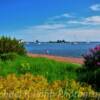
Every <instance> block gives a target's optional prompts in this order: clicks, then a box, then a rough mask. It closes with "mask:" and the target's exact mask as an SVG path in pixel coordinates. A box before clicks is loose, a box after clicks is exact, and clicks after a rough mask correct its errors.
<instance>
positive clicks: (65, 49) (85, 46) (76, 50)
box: [25, 43, 100, 57]
mask: <svg viewBox="0 0 100 100" xmlns="http://www.w3.org/2000/svg"><path fill="white" fill-rule="evenodd" d="M99 44H100V43H79V44H71V43H40V44H37V43H27V44H25V48H26V50H27V52H30V53H34V54H49V55H56V56H63V57H68V56H70V57H81V56H82V54H85V53H87V52H88V50H89V49H90V48H93V47H95V46H96V45H99Z"/></svg>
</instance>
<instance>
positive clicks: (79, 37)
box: [0, 0, 100, 41]
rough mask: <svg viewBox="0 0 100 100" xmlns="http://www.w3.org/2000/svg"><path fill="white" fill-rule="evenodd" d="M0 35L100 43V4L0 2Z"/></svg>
mask: <svg viewBox="0 0 100 100" xmlns="http://www.w3.org/2000/svg"><path fill="white" fill-rule="evenodd" d="M0 35H1V36H2V35H4V36H10V37H16V38H17V39H23V40H24V41H35V40H39V41H56V40H63V39H64V40H66V41H100V0H0Z"/></svg>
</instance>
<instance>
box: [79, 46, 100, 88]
mask: <svg viewBox="0 0 100 100" xmlns="http://www.w3.org/2000/svg"><path fill="white" fill-rule="evenodd" d="M84 59H85V62H84V66H85V70H84V71H85V72H84V73H83V74H82V76H81V78H80V79H81V80H84V81H85V82H87V83H89V84H91V85H92V86H94V87H95V88H97V89H100V45H99V46H96V47H95V48H93V49H90V51H89V53H88V54H87V55H85V56H84Z"/></svg>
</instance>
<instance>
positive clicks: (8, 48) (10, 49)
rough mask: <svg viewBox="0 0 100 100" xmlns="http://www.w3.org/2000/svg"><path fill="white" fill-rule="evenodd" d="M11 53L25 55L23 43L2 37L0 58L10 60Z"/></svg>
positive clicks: (0, 40) (0, 39)
mask: <svg viewBox="0 0 100 100" xmlns="http://www.w3.org/2000/svg"><path fill="white" fill-rule="evenodd" d="M11 53H16V54H19V55H25V53H26V51H25V48H24V43H23V42H21V41H20V40H17V39H15V38H13V39H11V38H9V37H4V36H2V37H1V38H0V58H1V59H6V58H7V59H8V58H12V57H13V56H12V55H13V54H11Z"/></svg>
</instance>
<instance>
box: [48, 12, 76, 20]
mask: <svg viewBox="0 0 100 100" xmlns="http://www.w3.org/2000/svg"><path fill="white" fill-rule="evenodd" d="M72 17H74V16H72V15H70V14H68V13H64V14H61V15H58V16H53V17H51V18H49V19H50V20H56V19H61V18H72Z"/></svg>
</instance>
